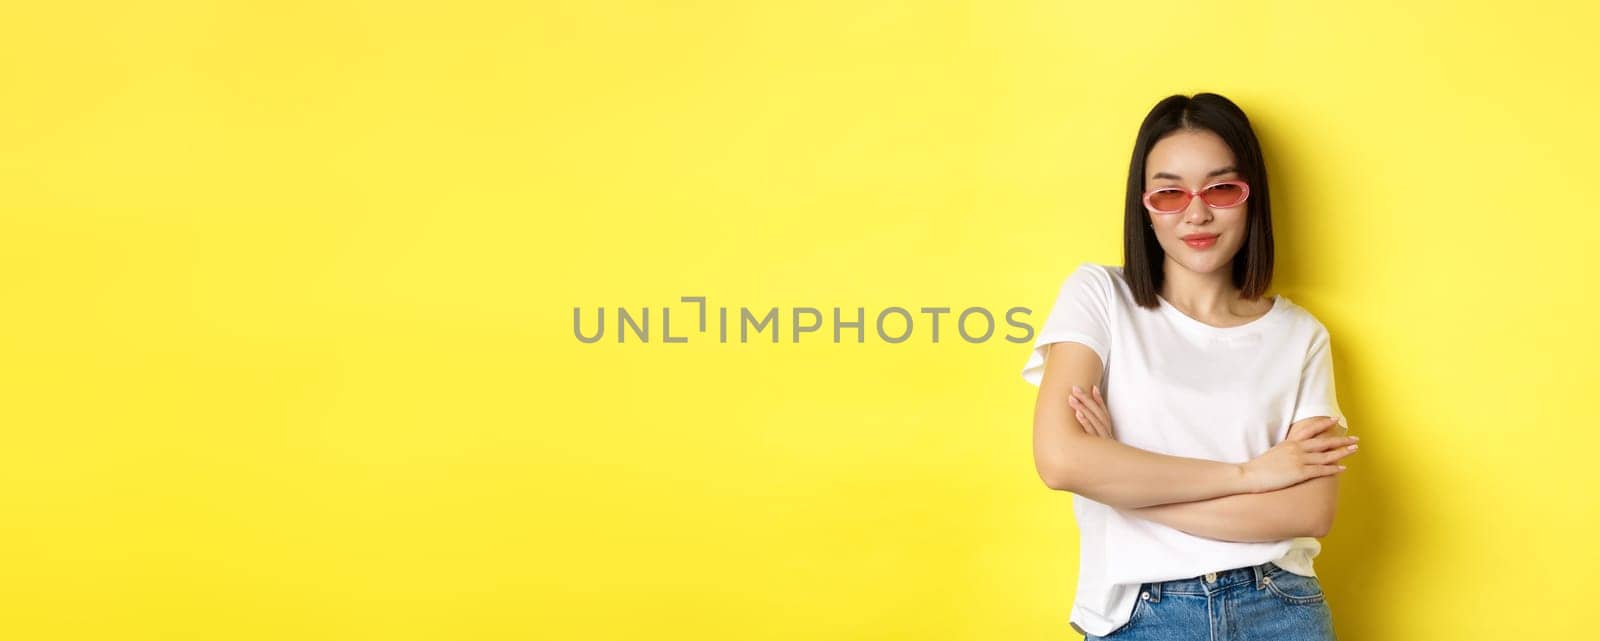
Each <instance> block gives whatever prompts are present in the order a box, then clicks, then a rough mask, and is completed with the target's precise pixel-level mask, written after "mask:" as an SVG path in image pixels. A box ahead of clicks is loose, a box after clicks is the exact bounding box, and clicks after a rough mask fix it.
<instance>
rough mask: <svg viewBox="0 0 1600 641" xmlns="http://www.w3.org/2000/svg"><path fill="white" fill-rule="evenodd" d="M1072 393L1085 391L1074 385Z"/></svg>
mask: <svg viewBox="0 0 1600 641" xmlns="http://www.w3.org/2000/svg"><path fill="white" fill-rule="evenodd" d="M1072 391H1074V392H1081V391H1083V390H1082V389H1079V388H1078V386H1077V385H1073V386H1072Z"/></svg>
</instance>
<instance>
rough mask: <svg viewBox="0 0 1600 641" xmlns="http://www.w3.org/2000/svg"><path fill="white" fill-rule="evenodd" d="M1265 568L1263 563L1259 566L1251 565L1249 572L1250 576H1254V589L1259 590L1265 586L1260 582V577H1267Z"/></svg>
mask: <svg viewBox="0 0 1600 641" xmlns="http://www.w3.org/2000/svg"><path fill="white" fill-rule="evenodd" d="M1265 566H1266V564H1265V563H1262V564H1261V565H1252V566H1250V572H1251V573H1252V574H1254V575H1255V578H1256V589H1257V590H1260V589H1261V588H1264V587H1266V585H1265V584H1264V583H1262V581H1261V577H1264V576H1266V575H1267V569H1266V567H1265Z"/></svg>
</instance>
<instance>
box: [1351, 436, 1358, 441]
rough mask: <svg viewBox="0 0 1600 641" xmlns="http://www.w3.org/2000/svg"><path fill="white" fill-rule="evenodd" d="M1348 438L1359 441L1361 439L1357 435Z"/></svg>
mask: <svg viewBox="0 0 1600 641" xmlns="http://www.w3.org/2000/svg"><path fill="white" fill-rule="evenodd" d="M1350 440H1352V441H1359V440H1361V437H1359V436H1352V437H1350Z"/></svg>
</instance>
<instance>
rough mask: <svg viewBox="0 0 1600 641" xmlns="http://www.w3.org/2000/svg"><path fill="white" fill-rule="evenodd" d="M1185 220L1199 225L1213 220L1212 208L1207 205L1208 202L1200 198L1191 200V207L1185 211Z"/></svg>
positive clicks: (1196, 197)
mask: <svg viewBox="0 0 1600 641" xmlns="http://www.w3.org/2000/svg"><path fill="white" fill-rule="evenodd" d="M1183 220H1184V221H1185V222H1188V223H1190V224H1195V225H1199V224H1202V223H1204V222H1206V221H1208V220H1211V207H1210V206H1209V205H1206V200H1205V199H1204V198H1201V197H1199V196H1195V197H1193V198H1190V199H1189V206H1188V207H1185V208H1184V210H1183Z"/></svg>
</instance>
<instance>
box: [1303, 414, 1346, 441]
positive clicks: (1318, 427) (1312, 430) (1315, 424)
mask: <svg viewBox="0 0 1600 641" xmlns="http://www.w3.org/2000/svg"><path fill="white" fill-rule="evenodd" d="M1336 424H1338V419H1335V418H1333V417H1328V420H1325V421H1312V422H1311V424H1310V425H1307V426H1306V428H1305V430H1304V431H1301V432H1300V433H1299V434H1298V435H1296V437H1295V438H1297V439H1299V440H1302V441H1304V440H1308V439H1310V438H1311V437H1313V436H1316V435H1318V434H1321V433H1323V432H1325V431H1327V429H1328V428H1329V427H1332V426H1334V425H1336Z"/></svg>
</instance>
